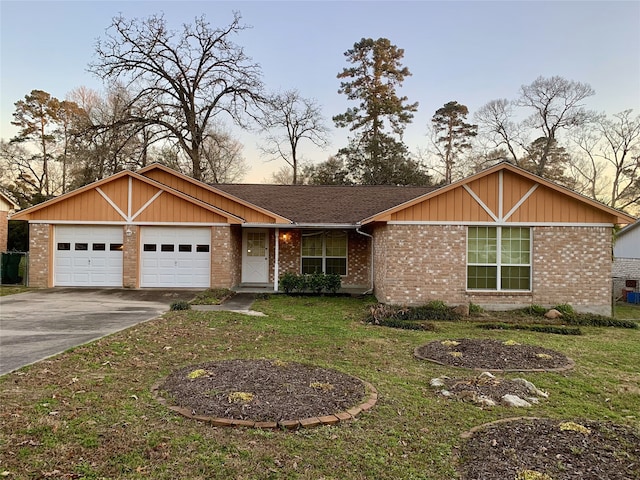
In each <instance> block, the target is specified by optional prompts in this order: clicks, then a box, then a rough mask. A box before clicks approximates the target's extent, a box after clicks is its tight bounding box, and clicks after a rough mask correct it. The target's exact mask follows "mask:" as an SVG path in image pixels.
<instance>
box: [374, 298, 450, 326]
mask: <svg viewBox="0 0 640 480" xmlns="http://www.w3.org/2000/svg"><path fill="white" fill-rule="evenodd" d="M366 320H367V322H368V323H374V324H376V325H383V324H388V322H389V321H390V320H398V321H403V322H412V321H413V322H415V321H418V320H444V321H456V320H460V315H459V314H457V313H456V312H454V311H453V309H452V308H451V307H448V306H447V305H446V304H445V303H444V302H440V301H433V302H429V303H428V304H426V305H422V306H418V307H399V306H394V305H386V304H384V303H379V304H377V305H374V306H372V307H370V309H369V315H368V316H367V319H366ZM385 322H386V323H385Z"/></svg>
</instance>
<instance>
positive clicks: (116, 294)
mask: <svg viewBox="0 0 640 480" xmlns="http://www.w3.org/2000/svg"><path fill="white" fill-rule="evenodd" d="M198 291H202V290H181V289H179V290H161V289H148V290H123V289H94V288H50V289H46V290H36V291H32V292H27V293H20V294H17V295H8V296H4V297H0V375H4V374H6V373H9V372H12V371H13V370H16V369H18V368H20V367H23V366H25V365H30V364H32V363H35V362H38V361H40V360H43V359H45V358H47V357H50V356H52V355H56V354H58V353H60V352H63V351H65V350H67V349H69V348H71V347H75V346H77V345H82V344H84V343H87V342H90V341H92V340H95V339H98V338H100V337H104V336H105V335H109V334H111V333H114V332H117V331H119V330H123V329H125V328H128V327H131V326H133V325H135V324H137V323H140V322H144V321H146V320H150V319H152V318H155V317H157V316H159V315H160V314H162V313H163V312H166V311H167V310H169V307H170V305H171V303H172V302H174V301H176V300H190V299H192V298H193V297H194V296H195V295H196V293H197V292H198Z"/></svg>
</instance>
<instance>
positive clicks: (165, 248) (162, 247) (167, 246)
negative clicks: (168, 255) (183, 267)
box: [160, 243, 175, 252]
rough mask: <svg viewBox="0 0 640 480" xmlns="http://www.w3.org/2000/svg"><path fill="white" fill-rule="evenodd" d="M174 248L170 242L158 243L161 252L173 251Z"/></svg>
mask: <svg viewBox="0 0 640 480" xmlns="http://www.w3.org/2000/svg"><path fill="white" fill-rule="evenodd" d="M174 250H175V245H173V244H172V243H163V244H162V245H160V251H161V252H173V251H174Z"/></svg>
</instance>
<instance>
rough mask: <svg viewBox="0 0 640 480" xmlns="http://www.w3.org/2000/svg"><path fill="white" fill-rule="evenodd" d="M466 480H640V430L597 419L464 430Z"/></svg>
mask: <svg viewBox="0 0 640 480" xmlns="http://www.w3.org/2000/svg"><path fill="white" fill-rule="evenodd" d="M463 438H466V440H465V442H464V444H463V445H462V447H461V450H460V454H459V465H458V466H459V468H458V470H459V472H460V478H461V479H462V480H480V479H482V480H504V479H537V480H549V479H553V480H577V479H580V480H585V479H593V480H596V479H598V480H631V479H640V432H638V431H635V432H634V431H632V430H631V429H630V428H629V427H625V426H620V425H614V424H610V423H599V422H590V421H583V422H563V421H559V420H550V419H531V418H521V419H511V420H506V421H505V420H502V421H498V422H494V423H490V424H487V425H483V426H480V427H477V428H475V429H474V430H472V431H471V432H468V433H466V434H463Z"/></svg>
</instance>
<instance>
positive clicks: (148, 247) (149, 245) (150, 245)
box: [142, 243, 158, 252]
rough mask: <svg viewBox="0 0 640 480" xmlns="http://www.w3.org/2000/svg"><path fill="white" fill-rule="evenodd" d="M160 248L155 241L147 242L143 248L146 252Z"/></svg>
mask: <svg viewBox="0 0 640 480" xmlns="http://www.w3.org/2000/svg"><path fill="white" fill-rule="evenodd" d="M157 249H158V247H157V246H156V244H155V243H145V244H144V246H143V247H142V250H143V251H145V252H155V251H156V250H157Z"/></svg>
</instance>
